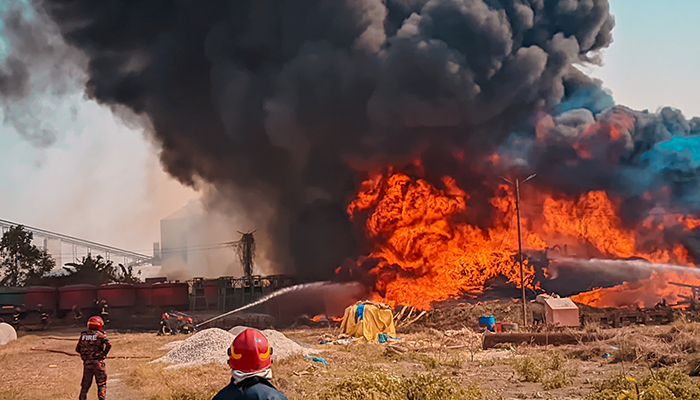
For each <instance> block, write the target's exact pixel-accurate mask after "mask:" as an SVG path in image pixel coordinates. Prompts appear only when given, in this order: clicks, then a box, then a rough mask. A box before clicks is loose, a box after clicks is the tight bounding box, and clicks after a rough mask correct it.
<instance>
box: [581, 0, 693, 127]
mask: <svg viewBox="0 0 700 400" xmlns="http://www.w3.org/2000/svg"><path fill="white" fill-rule="evenodd" d="M611 9H612V12H613V15H615V20H616V27H615V30H614V31H613V38H614V42H613V44H612V46H610V48H609V49H606V50H604V51H603V62H604V66H603V67H602V68H594V69H593V75H594V76H597V77H598V78H601V79H602V80H603V83H604V86H605V87H607V88H609V89H610V90H612V93H613V96H614V98H615V101H616V102H617V103H619V104H624V105H627V106H629V107H632V108H634V109H639V110H641V109H649V110H650V111H656V110H657V109H658V108H659V107H662V106H672V107H675V108H678V109H680V110H681V111H683V112H684V113H685V115H686V116H687V117H690V116H700V96H698V95H697V93H700V75H698V74H699V73H698V66H699V65H700V24H699V23H698V21H697V16H698V15H700V1H696V0H612V1H611ZM589 71H590V70H589Z"/></svg>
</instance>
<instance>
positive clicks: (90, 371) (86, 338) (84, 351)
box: [75, 329, 112, 400]
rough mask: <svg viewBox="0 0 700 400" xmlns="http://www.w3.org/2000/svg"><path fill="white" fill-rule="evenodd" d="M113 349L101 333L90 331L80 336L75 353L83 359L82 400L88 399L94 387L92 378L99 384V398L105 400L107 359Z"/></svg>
mask: <svg viewBox="0 0 700 400" xmlns="http://www.w3.org/2000/svg"><path fill="white" fill-rule="evenodd" d="M111 348H112V344H111V343H110V342H109V339H107V336H105V334H104V333H103V332H101V331H98V330H94V329H90V330H87V331H84V332H82V333H81V334H80V340H79V341H78V345H77V346H76V347H75V351H77V352H78V353H80V358H82V359H83V380H82V382H81V384H80V386H81V389H80V397H79V398H80V400H86V399H87V393H88V391H89V390H90V386H91V385H92V378H93V377H95V383H97V396H98V398H99V399H100V400H104V399H105V397H106V392H107V369H106V367H105V358H106V357H107V353H109V350H110V349H111Z"/></svg>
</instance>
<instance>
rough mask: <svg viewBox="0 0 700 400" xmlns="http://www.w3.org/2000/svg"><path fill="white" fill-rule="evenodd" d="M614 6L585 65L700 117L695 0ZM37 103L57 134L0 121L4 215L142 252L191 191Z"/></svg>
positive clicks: (94, 127)
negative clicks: (593, 61) (599, 49)
mask: <svg viewBox="0 0 700 400" xmlns="http://www.w3.org/2000/svg"><path fill="white" fill-rule="evenodd" d="M611 4H612V11H613V13H614V15H615V17H616V20H617V27H616V28H615V31H614V40H615V41H614V43H613V45H612V46H611V47H610V48H609V49H607V50H605V51H604V52H603V61H604V66H602V67H586V68H585V70H586V71H588V72H589V73H592V74H593V75H594V76H597V77H599V78H601V79H602V80H603V81H604V86H605V87H607V88H609V89H610V90H611V91H612V92H613V96H614V98H615V100H616V102H618V103H621V104H625V105H628V106H630V107H632V108H635V109H649V110H650V111H655V110H657V109H658V108H659V107H661V106H665V105H670V106H673V107H676V108H679V109H681V110H682V111H683V112H684V113H685V114H686V116H695V115H699V116H700V96H697V95H696V93H700V79H699V77H698V72H696V70H697V66H698V65H700V24H698V23H697V15H700V1H694V0H664V1H661V0H612V2H611ZM0 50H1V48H0ZM33 106H34V107H35V109H40V110H41V117H42V119H43V121H45V123H46V124H48V125H49V126H51V127H53V128H54V130H55V131H56V132H57V133H58V140H57V143H56V144H55V145H54V146H52V147H50V148H48V149H36V148H33V147H32V146H31V145H30V144H28V143H27V142H26V141H24V140H21V139H20V138H19V136H18V134H17V132H16V131H14V130H13V129H12V128H11V127H8V126H4V125H0V187H2V189H1V191H0V218H1V219H8V220H12V221H17V222H21V223H25V224H27V225H34V226H37V227H41V228H44V229H49V230H55V231H59V232H61V233H65V234H69V235H74V236H78V237H83V238H86V239H90V240H94V241H98V242H103V243H106V244H110V245H113V246H117V247H122V248H127V249H131V250H139V251H144V252H148V251H149V250H148V249H150V248H151V243H152V242H155V241H158V240H159V229H160V227H159V221H160V219H161V218H162V217H165V216H167V215H169V214H171V213H172V212H174V211H176V210H177V209H179V208H180V207H181V206H183V205H184V204H186V203H187V201H189V200H190V199H193V198H196V196H197V194H196V193H195V192H194V191H192V190H190V189H188V188H184V187H182V186H181V185H180V184H179V183H177V182H175V181H173V180H172V179H170V178H169V177H168V176H167V175H166V174H165V173H164V172H162V170H161V168H160V166H159V163H158V157H157V150H156V149H155V148H154V147H153V146H152V145H151V144H149V143H148V141H147V140H146V139H144V136H143V134H142V133H141V132H139V131H136V130H132V129H129V128H127V127H125V126H123V125H122V124H121V123H120V122H119V121H118V120H116V119H115V118H114V117H113V116H112V114H111V112H110V111H109V110H107V109H104V108H102V107H100V106H98V105H96V104H94V103H92V102H89V101H86V100H85V99H83V98H82V96H81V95H80V94H78V93H76V94H75V95H73V96H70V97H68V98H66V99H63V100H62V101H60V102H58V101H56V99H53V98H51V97H50V96H49V97H47V98H44V99H41V101H40V102H39V103H37V104H34V105H33ZM71 109H75V110H76V114H75V118H72V117H71ZM1 117H2V110H0V118H1Z"/></svg>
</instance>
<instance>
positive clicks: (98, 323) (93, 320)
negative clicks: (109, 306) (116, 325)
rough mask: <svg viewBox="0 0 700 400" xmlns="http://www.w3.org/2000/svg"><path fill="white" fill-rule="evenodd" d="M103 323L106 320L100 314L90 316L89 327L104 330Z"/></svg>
mask: <svg viewBox="0 0 700 400" xmlns="http://www.w3.org/2000/svg"><path fill="white" fill-rule="evenodd" d="M103 325H104V321H102V318H100V317H98V316H94V317H90V319H89V320H88V323H87V326H88V329H97V330H98V331H101V330H102V326H103Z"/></svg>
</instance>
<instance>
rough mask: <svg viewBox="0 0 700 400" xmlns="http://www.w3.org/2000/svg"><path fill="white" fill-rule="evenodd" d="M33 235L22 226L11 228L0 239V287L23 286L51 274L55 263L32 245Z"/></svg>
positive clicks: (41, 250) (44, 251)
mask: <svg viewBox="0 0 700 400" xmlns="http://www.w3.org/2000/svg"><path fill="white" fill-rule="evenodd" d="M32 240H34V234H33V233H31V232H29V231H27V230H26V229H25V228H24V226H22V225H17V226H13V227H11V228H10V229H9V230H8V231H7V232H5V233H4V234H3V235H2V239H0V259H1V260H2V261H0V271H2V279H0V286H24V285H26V284H27V283H32V282H35V281H37V280H39V279H41V278H42V277H43V276H44V275H46V274H48V273H49V272H51V270H52V269H53V268H54V267H55V266H56V262H55V261H54V260H53V259H52V258H51V256H50V255H49V254H48V253H47V252H46V250H44V249H40V248H38V247H36V246H34V245H33V244H32Z"/></svg>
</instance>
